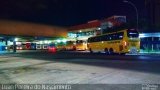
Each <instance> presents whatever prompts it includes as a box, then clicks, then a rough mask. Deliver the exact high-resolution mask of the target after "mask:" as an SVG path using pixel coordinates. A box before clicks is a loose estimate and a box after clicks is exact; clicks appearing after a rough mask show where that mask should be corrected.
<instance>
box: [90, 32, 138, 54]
mask: <svg viewBox="0 0 160 90" xmlns="http://www.w3.org/2000/svg"><path fill="white" fill-rule="evenodd" d="M87 42H88V45H87V46H88V49H89V51H90V52H91V53H93V52H105V53H106V54H113V53H118V54H126V53H138V52H139V51H140V38H139V33H138V31H137V30H135V29H125V30H120V31H117V32H112V33H106V34H103V35H99V36H94V37H90V38H88V41H87Z"/></svg>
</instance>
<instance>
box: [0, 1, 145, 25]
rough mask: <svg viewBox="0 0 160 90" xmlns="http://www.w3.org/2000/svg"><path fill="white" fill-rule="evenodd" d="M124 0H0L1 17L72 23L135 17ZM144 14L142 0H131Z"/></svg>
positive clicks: (37, 21) (44, 22) (59, 23)
mask: <svg viewBox="0 0 160 90" xmlns="http://www.w3.org/2000/svg"><path fill="white" fill-rule="evenodd" d="M122 1H123V0H0V18H1V19H9V20H19V21H27V22H35V23H43V24H49V25H59V26H72V25H77V24H82V23H86V22H87V21H89V20H94V19H103V18H106V17H109V16H112V15H127V18H128V19H129V20H134V19H135V16H136V14H135V10H134V8H133V7H132V6H131V5H129V4H126V3H123V2H122ZM130 1H132V2H133V3H134V4H135V5H136V6H137V8H138V10H139V13H140V17H143V16H144V15H143V14H144V0H130Z"/></svg>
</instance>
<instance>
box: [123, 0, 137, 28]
mask: <svg viewBox="0 0 160 90" xmlns="http://www.w3.org/2000/svg"><path fill="white" fill-rule="evenodd" d="M123 2H124V3H128V4H130V5H131V6H133V7H134V9H135V11H136V16H137V30H138V18H139V16H138V9H137V7H136V5H135V4H134V3H132V2H131V1H127V0H123Z"/></svg>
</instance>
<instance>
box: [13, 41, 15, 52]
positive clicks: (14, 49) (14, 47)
mask: <svg viewBox="0 0 160 90" xmlns="http://www.w3.org/2000/svg"><path fill="white" fill-rule="evenodd" d="M13 52H16V41H13Z"/></svg>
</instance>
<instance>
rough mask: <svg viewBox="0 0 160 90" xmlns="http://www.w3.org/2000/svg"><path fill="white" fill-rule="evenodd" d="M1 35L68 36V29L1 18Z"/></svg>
mask: <svg viewBox="0 0 160 90" xmlns="http://www.w3.org/2000/svg"><path fill="white" fill-rule="evenodd" d="M0 34H1V35H17V36H18V35H19V36H46V37H66V36H67V29H66V28H62V27H56V26H49V25H43V24H34V23H25V22H17V21H16V22H15V21H8V20H0Z"/></svg>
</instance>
